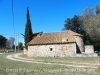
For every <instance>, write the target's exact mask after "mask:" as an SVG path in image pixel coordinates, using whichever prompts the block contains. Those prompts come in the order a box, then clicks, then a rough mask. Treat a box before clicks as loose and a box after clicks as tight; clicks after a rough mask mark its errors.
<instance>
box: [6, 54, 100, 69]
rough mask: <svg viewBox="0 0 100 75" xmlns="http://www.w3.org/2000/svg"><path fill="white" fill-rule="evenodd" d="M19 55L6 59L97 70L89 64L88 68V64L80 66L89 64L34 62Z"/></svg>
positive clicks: (9, 56)
mask: <svg viewBox="0 0 100 75" xmlns="http://www.w3.org/2000/svg"><path fill="white" fill-rule="evenodd" d="M21 54H22V53H17V54H11V55H8V56H7V57H6V58H7V59H10V60H14V61H21V62H28V63H37V64H54V65H64V66H68V67H83V68H99V67H98V66H95V65H94V64H91V65H93V66H90V63H81V64H89V65H86V66H83V65H78V64H77V63H72V64H71V65H70V64H68V63H67V64H61V63H46V62H36V61H34V59H27V58H22V57H19V55H21ZM76 64H77V65H76ZM79 64H80V63H79ZM96 65H100V64H96Z"/></svg>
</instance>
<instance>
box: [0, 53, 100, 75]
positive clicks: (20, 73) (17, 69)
mask: <svg viewBox="0 0 100 75" xmlns="http://www.w3.org/2000/svg"><path fill="white" fill-rule="evenodd" d="M12 53H13V52H12ZM12 53H6V54H1V55H0V75H100V68H98V69H94V68H74V67H67V66H64V65H56V64H39V63H27V62H20V61H13V60H9V59H6V56H7V55H9V54H12ZM21 57H26V56H25V55H22V56H21ZM28 59H29V58H28ZM31 59H32V58H31ZM35 61H38V62H51V63H64V64H72V63H92V64H98V63H99V61H100V57H95V58H93V57H88V58H86V57H77V58H76V57H75V58H72V57H66V58H65V57H64V58H61V57H54V58H53V57H35V58H34V61H33V62H35ZM69 62H70V63H69Z"/></svg>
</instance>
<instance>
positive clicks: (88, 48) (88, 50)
mask: <svg viewBox="0 0 100 75" xmlns="http://www.w3.org/2000/svg"><path fill="white" fill-rule="evenodd" d="M85 53H94V46H93V45H86V46H85Z"/></svg>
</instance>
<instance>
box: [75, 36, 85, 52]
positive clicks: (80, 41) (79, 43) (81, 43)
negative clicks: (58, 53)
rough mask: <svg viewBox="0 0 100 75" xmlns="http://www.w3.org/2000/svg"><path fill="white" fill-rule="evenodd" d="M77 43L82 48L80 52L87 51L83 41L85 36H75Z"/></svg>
mask: <svg viewBox="0 0 100 75" xmlns="http://www.w3.org/2000/svg"><path fill="white" fill-rule="evenodd" d="M74 38H75V40H76V43H77V45H78V48H79V50H80V52H81V53H82V52H85V50H84V41H83V36H74Z"/></svg>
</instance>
